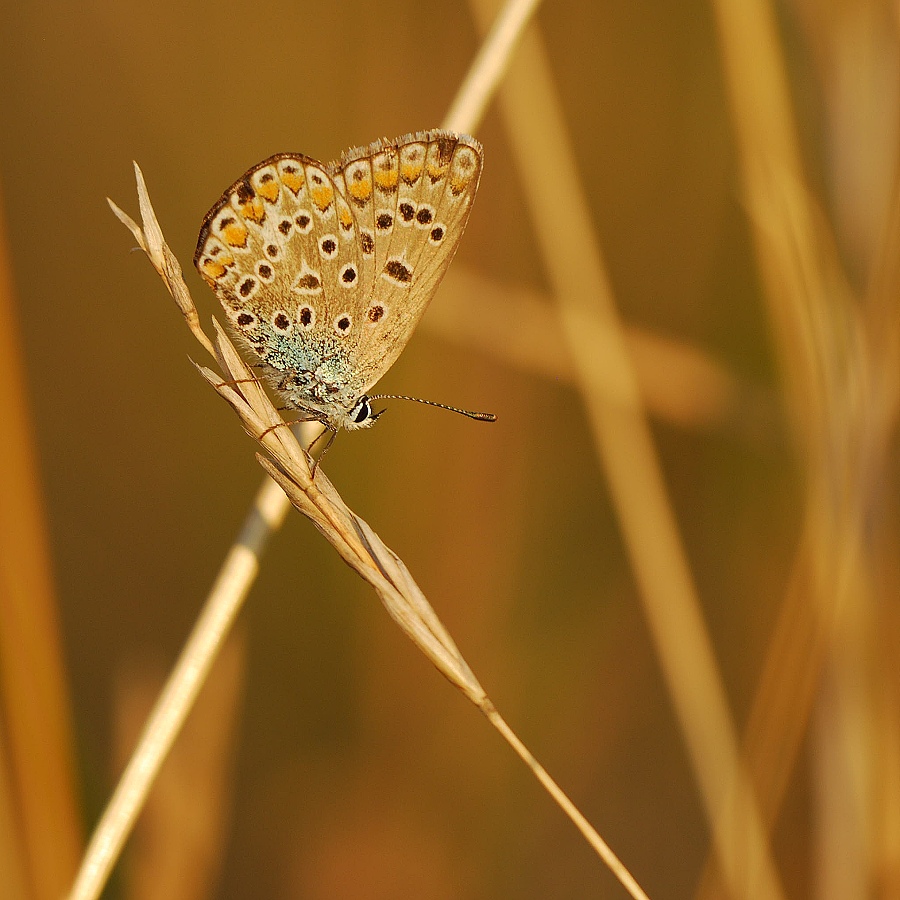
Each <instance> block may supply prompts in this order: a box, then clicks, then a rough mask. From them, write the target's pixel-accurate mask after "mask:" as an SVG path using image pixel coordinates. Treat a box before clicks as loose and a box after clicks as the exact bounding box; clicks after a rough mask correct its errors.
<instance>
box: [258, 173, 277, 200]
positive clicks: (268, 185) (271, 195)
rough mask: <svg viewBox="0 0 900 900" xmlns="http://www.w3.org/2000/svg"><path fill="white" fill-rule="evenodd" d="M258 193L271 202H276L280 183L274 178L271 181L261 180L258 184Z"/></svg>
mask: <svg viewBox="0 0 900 900" xmlns="http://www.w3.org/2000/svg"><path fill="white" fill-rule="evenodd" d="M256 193H257V194H259V195H260V196H261V197H262V198H263V199H264V200H268V201H269V203H274V202H275V201H276V200H277V199H278V183H277V182H276V181H275V179H274V178H273V179H272V180H271V181H261V182H260V183H259V184H258V185H256Z"/></svg>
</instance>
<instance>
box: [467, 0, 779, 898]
mask: <svg viewBox="0 0 900 900" xmlns="http://www.w3.org/2000/svg"><path fill="white" fill-rule="evenodd" d="M471 5H472V6H473V9H474V10H475V11H476V15H477V17H478V18H479V19H480V20H481V22H482V25H484V23H485V20H486V17H487V15H489V14H490V12H491V11H492V9H493V3H491V2H489V0H472V4H471ZM500 96H501V101H502V103H501V106H502V111H503V113H504V116H505V120H506V124H507V130H508V133H509V135H510V143H511V149H512V153H513V156H514V158H515V159H516V162H517V165H518V168H519V171H520V173H521V177H520V182H521V185H522V189H523V195H524V197H525V199H526V202H527V204H528V206H529V208H530V210H531V212H532V221H533V222H534V224H535V230H536V233H537V238H538V241H539V244H540V246H541V250H542V255H543V259H544V265H545V268H546V271H547V274H548V277H549V278H550V281H551V285H552V287H553V292H554V295H555V298H556V300H557V302H558V304H559V314H560V319H561V323H562V327H563V331H564V333H565V335H566V340H567V343H568V346H569V349H570V351H571V354H572V358H573V360H574V363H575V366H576V369H577V371H578V377H579V384H580V387H581V390H582V394H583V399H584V403H585V408H586V410H587V412H588V419H589V423H590V426H591V431H592V436H593V439H594V443H595V446H596V450H597V453H598V456H599V457H600V459H601V462H602V465H603V467H604V469H605V472H606V475H607V478H608V480H609V485H610V491H611V494H612V498H613V502H614V504H615V507H616V515H617V517H618V519H619V523H620V527H621V529H622V532H623V536H624V539H625V542H626V545H627V548H628V553H629V556H630V560H631V564H632V567H633V569H634V573H635V578H636V580H637V582H638V585H639V589H640V595H641V599H642V602H643V604H644V612H645V615H646V618H647V621H648V624H649V626H650V630H651V633H652V635H653V639H654V643H655V647H656V652H657V655H658V656H659V659H660V663H661V665H662V668H663V672H664V675H665V678H666V682H667V685H668V687H669V690H670V693H671V696H672V698H673V703H674V706H675V711H676V714H677V716H678V720H679V724H680V727H681V730H682V732H683V734H684V737H685V741H686V743H687V746H688V751H689V754H690V758H691V763H692V766H693V770H694V775H695V778H696V780H697V782H698V784H699V786H700V790H701V795H702V799H703V803H704V808H705V812H706V816H707V819H708V821H709V823H710V827H711V830H712V832H713V840H714V845H715V850H716V853H717V855H718V857H719V859H720V861H721V863H722V867H723V870H724V871H725V873H726V877H727V880H728V887H729V890H730V891H731V893H732V895H733V896H734V897H746V898H751V897H752V898H754V900H755V898H759V897H770V898H776V897H780V896H781V886H780V884H779V879H778V874H777V871H776V868H775V865H774V862H773V860H772V857H771V853H770V851H769V847H768V839H767V835H766V833H765V828H764V827H763V823H762V821H761V819H760V816H759V814H758V811H757V808H756V802H755V798H754V796H753V791H752V788H751V785H750V783H749V779H748V778H747V776H746V773H745V772H744V769H743V766H742V764H741V761H740V758H739V754H738V742H737V736H736V732H735V727H734V723H733V721H732V718H731V712H730V710H729V705H728V701H727V698H726V695H725V690H724V687H723V685H722V680H721V676H720V673H719V670H718V666H717V664H716V660H715V655H714V653H713V648H712V645H711V641H710V638H709V635H708V632H707V629H706V625H705V622H704V620H703V614H702V611H701V608H700V603H699V599H698V597H697V591H696V588H695V586H694V583H693V579H692V575H691V572H690V568H689V564H688V561H687V558H686V554H685V551H684V548H683V546H682V542H681V538H680V535H679V532H678V525H677V522H676V520H675V515H674V512H673V510H672V506H671V503H670V502H669V498H668V496H667V489H666V485H665V479H664V476H663V472H662V467H661V464H660V461H659V458H658V455H657V452H656V448H655V445H654V441H653V437H652V435H651V433H650V428H649V424H648V422H647V418H646V414H645V412H644V409H643V404H642V400H641V397H640V391H639V388H638V382H637V377H636V374H635V371H634V367H633V366H632V364H631V361H630V360H629V356H628V349H627V346H626V343H625V340H624V338H623V335H622V326H621V324H620V320H619V315H618V312H617V310H616V306H615V301H614V297H613V294H612V289H611V286H610V284H609V279H608V277H607V274H606V270H605V266H604V262H603V259H602V255H601V251H600V248H599V246H598V244H597V241H596V239H595V236H594V230H593V225H592V221H591V215H590V212H589V210H588V207H587V204H586V201H585V198H584V194H583V191H582V189H581V185H580V181H579V176H578V173H577V170H576V166H575V163H574V154H573V152H572V148H571V146H570V144H569V141H568V138H567V124H566V122H565V119H564V117H563V115H562V112H561V106H560V103H559V100H558V97H557V95H556V92H555V90H554V88H553V85H552V77H551V74H550V67H549V63H548V62H547V56H546V52H545V50H544V48H543V44H542V43H541V40H540V34H539V32H538V31H537V29H536V28H532V29H531V30H530V31H529V33H528V34H527V35H526V36H525V38H524V39H523V42H522V48H521V50H520V53H519V55H518V57H517V59H516V61H515V63H514V64H513V66H512V67H511V68H510V77H509V78H508V79H507V81H506V82H505V83H504V85H503V88H502V90H501V94H500Z"/></svg>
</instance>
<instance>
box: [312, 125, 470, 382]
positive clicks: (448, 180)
mask: <svg viewBox="0 0 900 900" xmlns="http://www.w3.org/2000/svg"><path fill="white" fill-rule="evenodd" d="M481 154H482V151H481V144H479V143H478V141H476V140H474V139H473V138H470V137H466V136H462V135H457V134H454V133H452V132H447V131H430V132H419V133H417V134H411V135H407V136H406V137H403V138H399V139H398V140H396V141H379V142H376V143H375V144H372V145H370V146H369V147H365V148H360V149H358V150H351V151H349V152H348V153H345V154H344V156H343V157H342V159H341V161H340V162H338V163H333V164H332V165H331V166H330V167H329V171H331V172H333V173H334V176H335V181H336V183H337V185H338V187H339V188H340V189H342V190H343V191H344V193H345V196H346V197H347V199H348V200H349V201H350V204H351V206H352V207H353V211H354V213H355V215H356V219H357V223H358V227H359V234H360V242H361V246H360V249H361V251H362V253H363V254H364V256H363V270H364V272H365V274H366V280H367V281H368V278H369V276H370V273H371V278H372V283H371V289H370V296H369V298H368V303H367V307H366V314H365V317H364V319H363V330H362V334H361V336H360V342H359V345H358V347H357V349H356V353H357V356H356V358H355V360H354V363H355V372H354V389H355V390H356V391H357V393H358V394H363V393H365V392H366V391H368V390H369V389H370V388H371V387H372V385H373V384H375V382H377V381H378V380H379V379H380V378H381V376H382V375H383V374H384V373H385V372H386V371H387V370H388V369H389V368H390V367H391V366H392V365H393V363H394V362H395V360H396V359H397V357H398V356H399V355H400V353H401V352H402V350H403V348H404V347H405V346H406V344H407V342H408V341H409V339H410V337H411V336H412V332H413V330H414V329H415V327H416V325H417V324H418V322H419V320H420V319H421V317H422V314H423V313H424V312H425V309H426V307H427V306H428V303H429V302H430V300H431V298H432V297H433V296H434V292H435V290H436V289H437V286H438V284H439V283H440V280H441V278H442V277H443V274H444V272H445V271H446V268H447V266H448V265H449V264H450V261H451V259H452V258H453V255H454V253H455V252H456V248H457V247H458V245H459V240H460V238H461V236H462V233H463V231H464V229H465V226H466V222H467V220H468V217H469V211H470V209H471V206H472V201H473V199H474V197H475V191H476V190H477V188H478V180H479V178H480V176H481ZM370 236H371V240H370ZM367 250H371V251H372V252H371V253H370V254H369V255H368V257H366V256H365V253H366V251H367Z"/></svg>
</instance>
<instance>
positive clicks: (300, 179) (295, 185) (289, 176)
mask: <svg viewBox="0 0 900 900" xmlns="http://www.w3.org/2000/svg"><path fill="white" fill-rule="evenodd" d="M291 168H292V171H290V172H289V171H287V169H283V170H282V172H281V183H282V184H283V185H284V186H285V187H286V188H287V189H288V190H289V191H290V192H291V193H292V194H299V193H300V190H301V188H302V187H303V184H304V182H305V181H306V177H305V176H304V174H303V170H302V169H300V168H299V167H298V168H293V167H291Z"/></svg>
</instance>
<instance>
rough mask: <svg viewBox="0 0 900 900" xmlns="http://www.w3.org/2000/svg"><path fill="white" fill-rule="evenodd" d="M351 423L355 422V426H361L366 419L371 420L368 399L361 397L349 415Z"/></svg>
mask: <svg viewBox="0 0 900 900" xmlns="http://www.w3.org/2000/svg"><path fill="white" fill-rule="evenodd" d="M350 415H351V417H352V418H353V421H354V422H356V424H357V425H361V424H362V423H363V422H365V421H366V419H371V418H372V407H371V405H370V404H369V398H368V397H361V398H360V400H359V403H357V404H356V406H355V407H353V410H352V411H351V413H350Z"/></svg>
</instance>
